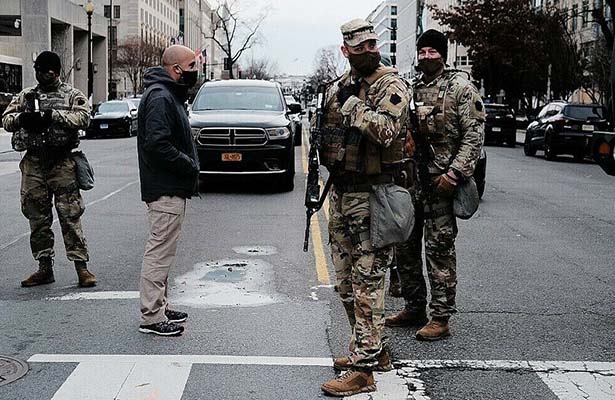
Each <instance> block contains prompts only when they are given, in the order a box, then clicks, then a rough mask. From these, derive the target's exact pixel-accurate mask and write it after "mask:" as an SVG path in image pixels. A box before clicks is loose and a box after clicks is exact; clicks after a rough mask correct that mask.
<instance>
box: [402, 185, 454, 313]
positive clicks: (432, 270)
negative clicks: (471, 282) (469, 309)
mask: <svg viewBox="0 0 615 400" xmlns="http://www.w3.org/2000/svg"><path fill="white" fill-rule="evenodd" d="M434 200H435V201H433V202H431V203H427V202H426V201H424V200H422V199H420V198H419V199H417V200H416V201H415V204H416V205H417V206H416V207H415V212H416V222H415V226H414V230H413V231H412V234H411V235H410V238H409V239H408V240H407V241H406V242H405V243H401V244H398V245H397V246H396V258H397V268H398V271H399V276H400V278H401V286H402V294H403V296H404V299H405V301H406V310H408V311H411V312H414V311H424V310H425V306H426V305H427V287H426V284H425V277H424V276H423V259H422V254H421V253H422V248H423V243H422V242H423V235H424V237H425V262H426V264H427V274H428V276H429V284H430V286H431V302H430V303H429V308H430V309H431V316H432V318H433V317H436V318H449V317H450V316H451V315H452V314H454V313H456V312H457V310H456V309H455V295H456V292H457V259H456V254H455V238H456V237H457V220H456V218H455V216H454V215H453V205H452V200H450V199H443V198H438V197H437V196H436V195H434Z"/></svg>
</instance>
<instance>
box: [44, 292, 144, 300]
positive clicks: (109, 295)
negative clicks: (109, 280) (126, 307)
mask: <svg viewBox="0 0 615 400" xmlns="http://www.w3.org/2000/svg"><path fill="white" fill-rule="evenodd" d="M138 298H139V292H137V291H124V292H119V291H118V292H114V291H109V292H76V293H69V294H65V295H63V296H57V297H47V298H46V299H45V300H49V301H72V300H124V299H138Z"/></svg>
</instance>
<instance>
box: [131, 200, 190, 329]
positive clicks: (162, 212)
mask: <svg viewBox="0 0 615 400" xmlns="http://www.w3.org/2000/svg"><path fill="white" fill-rule="evenodd" d="M185 214H186V199H183V198H181V197H169V196H162V197H161V198H159V199H158V200H156V201H153V202H151V203H147V219H148V221H149V226H150V233H149V238H148V240H147V244H146V245H145V254H144V255H143V265H142V267H141V283H140V290H141V324H142V325H150V324H156V323H158V322H163V321H166V320H167V317H166V316H165V310H166V308H167V279H168V277H169V270H170V269H171V265H173V263H174V261H175V254H176V253H177V242H178V241H179V234H180V232H181V226H182V222H183V220H184V216H185Z"/></svg>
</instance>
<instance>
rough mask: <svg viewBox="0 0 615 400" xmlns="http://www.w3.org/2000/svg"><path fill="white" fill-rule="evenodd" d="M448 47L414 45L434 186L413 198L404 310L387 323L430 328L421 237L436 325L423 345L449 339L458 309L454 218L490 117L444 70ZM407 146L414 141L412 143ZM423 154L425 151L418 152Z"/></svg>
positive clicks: (436, 37)
mask: <svg viewBox="0 0 615 400" xmlns="http://www.w3.org/2000/svg"><path fill="white" fill-rule="evenodd" d="M447 48H448V41H447V39H446V37H445V36H444V35H443V34H442V33H440V32H438V31H435V30H428V31H426V32H425V33H423V35H422V36H421V37H420V38H419V40H418V41H417V49H418V60H419V63H418V64H419V65H418V67H419V69H420V70H421V72H422V75H420V76H419V77H418V79H416V80H415V83H414V84H413V89H414V96H415V97H414V98H415V105H416V111H417V116H418V123H419V126H418V127H413V129H415V134H416V135H421V137H422V138H424V139H426V143H427V145H428V146H427V147H428V148H429V149H430V152H431V153H433V154H427V155H425V154H420V156H421V157H420V159H421V160H427V167H428V170H429V175H430V177H431V181H430V182H429V184H427V185H421V189H420V190H419V193H418V194H417V196H416V204H417V205H416V206H415V210H416V223H415V228H414V231H413V233H412V235H411V236H410V239H409V240H408V241H407V242H406V243H404V244H401V245H398V246H397V264H398V269H399V272H400V276H401V283H402V293H403V297H404V299H405V301H406V306H405V309H404V310H403V311H401V312H399V313H398V314H396V315H394V316H391V317H388V318H387V319H386V325H387V326H422V325H424V324H425V323H426V322H427V316H426V311H425V308H426V305H427V289H426V285H425V278H424V277H423V265H422V257H421V252H422V239H423V236H424V240H425V260H426V263H427V273H428V275H429V283H430V286H431V302H430V304H429V308H430V309H431V320H430V321H429V323H427V325H425V326H424V327H423V328H422V329H420V330H419V331H418V332H417V333H416V338H417V339H419V340H430V341H433V340H439V339H442V338H445V337H447V336H449V335H450V331H449V327H448V321H449V318H450V317H451V315H452V314H454V313H455V312H456V309H455V295H456V286H457V266H456V254H455V238H456V236H457V223H456V218H455V215H454V214H453V194H454V192H455V188H456V186H457V185H458V184H459V183H461V182H463V181H464V180H466V179H469V178H470V177H471V176H472V175H473V173H474V168H475V167H476V163H477V161H478V158H479V156H480V152H481V148H482V145H483V137H484V121H485V112H484V108H483V102H482V100H481V97H480V95H479V93H478V91H477V90H476V88H475V87H474V85H472V84H471V83H470V82H469V81H468V80H467V79H466V78H465V76H464V75H463V74H462V73H460V72H459V71H454V70H447V69H445V60H446V56H447ZM408 142H410V139H409V140H408ZM417 150H418V151H420V150H421V149H420V147H419V148H418V149H417Z"/></svg>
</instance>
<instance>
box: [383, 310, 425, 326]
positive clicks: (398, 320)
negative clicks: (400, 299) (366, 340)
mask: <svg viewBox="0 0 615 400" xmlns="http://www.w3.org/2000/svg"><path fill="white" fill-rule="evenodd" d="M426 323H427V314H425V311H423V312H412V311H408V310H406V309H404V310H401V311H400V312H398V313H397V314H395V315H391V316H390V317H386V318H385V320H384V325H385V326H390V327H397V326H421V325H424V324H426Z"/></svg>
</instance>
